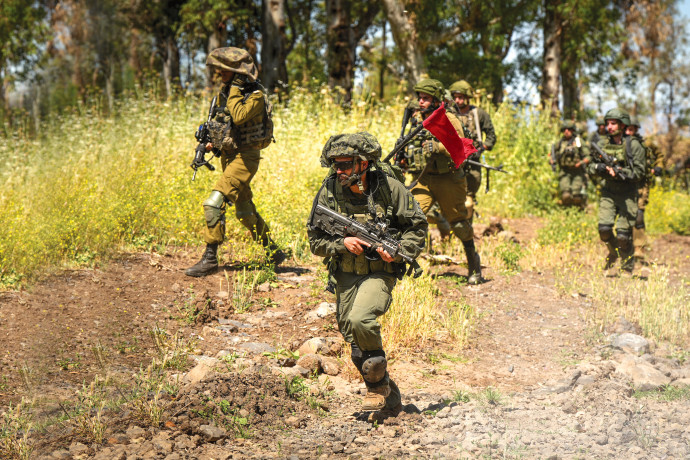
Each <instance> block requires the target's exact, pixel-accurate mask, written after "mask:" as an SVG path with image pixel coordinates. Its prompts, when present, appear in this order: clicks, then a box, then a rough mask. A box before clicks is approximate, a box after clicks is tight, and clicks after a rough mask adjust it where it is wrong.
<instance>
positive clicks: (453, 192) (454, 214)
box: [406, 79, 483, 284]
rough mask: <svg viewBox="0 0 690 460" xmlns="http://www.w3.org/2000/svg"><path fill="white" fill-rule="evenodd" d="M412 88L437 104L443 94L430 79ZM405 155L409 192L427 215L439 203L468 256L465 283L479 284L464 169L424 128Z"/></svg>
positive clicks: (419, 118) (420, 116)
mask: <svg viewBox="0 0 690 460" xmlns="http://www.w3.org/2000/svg"><path fill="white" fill-rule="evenodd" d="M414 90H415V91H416V92H417V93H425V94H429V95H431V96H433V97H434V100H435V101H436V102H437V104H438V105H440V101H441V100H442V99H443V97H444V94H445V90H444V89H443V85H442V84H441V82H439V81H438V80H432V79H426V80H421V81H420V82H419V83H417V85H415V87H414ZM438 105H437V106H438ZM429 115H431V112H429V113H423V112H422V111H419V112H418V113H417V114H416V115H415V117H417V121H416V123H421V122H422V121H423V120H424V119H426V117H428V116H429ZM448 119H449V120H450V122H451V123H452V124H453V126H454V127H455V129H456V131H457V133H458V135H459V136H460V137H465V134H464V131H463V127H462V124H461V123H460V121H459V119H458V118H457V117H455V116H454V115H453V113H452V112H448ZM406 156H407V157H408V159H410V160H411V165H410V171H411V172H412V175H413V177H414V178H415V181H416V184H415V186H414V187H413V188H412V194H413V195H414V197H415V198H416V199H417V201H418V202H419V205H420V206H421V208H422V211H423V212H424V214H425V215H426V216H427V217H429V212H430V211H431V209H432V206H433V204H434V202H437V203H438V205H439V207H440V208H441V214H442V215H443V216H444V217H445V219H447V220H448V222H449V224H450V228H451V231H452V232H453V234H454V235H455V236H457V237H458V238H460V240H461V241H462V244H463V247H464V249H465V255H466V257H467V267H468V283H470V284H479V283H481V282H482V281H483V278H482V273H481V260H480V257H479V254H478V253H477V250H476V248H475V244H474V231H473V229H472V223H471V221H470V213H469V212H468V210H467V207H466V205H465V199H466V194H467V181H466V179H465V173H464V171H463V169H462V168H459V169H458V168H456V167H455V165H454V164H453V160H452V159H451V158H450V154H449V153H448V151H447V150H446V148H445V147H444V146H443V144H441V143H440V142H439V141H438V140H437V139H436V138H435V137H434V136H433V134H431V133H430V132H429V131H427V130H422V132H421V133H420V134H418V135H417V136H416V137H415V139H414V140H413V141H412V142H411V143H410V145H409V146H408V149H407V153H406ZM422 171H423V173H422Z"/></svg>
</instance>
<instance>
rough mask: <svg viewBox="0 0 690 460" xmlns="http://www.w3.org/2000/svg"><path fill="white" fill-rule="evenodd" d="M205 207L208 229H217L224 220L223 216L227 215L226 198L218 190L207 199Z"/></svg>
mask: <svg viewBox="0 0 690 460" xmlns="http://www.w3.org/2000/svg"><path fill="white" fill-rule="evenodd" d="M203 205H204V217H205V218H206V225H207V226H208V227H215V226H216V224H218V222H220V221H221V220H222V219H223V214H224V213H225V208H224V206H225V196H223V194H222V193H220V192H219V191H218V190H214V191H212V192H211V195H209V197H208V198H206V200H205V201H204V203H203Z"/></svg>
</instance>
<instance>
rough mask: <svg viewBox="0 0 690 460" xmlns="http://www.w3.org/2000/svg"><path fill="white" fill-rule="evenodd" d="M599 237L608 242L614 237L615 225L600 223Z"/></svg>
mask: <svg viewBox="0 0 690 460" xmlns="http://www.w3.org/2000/svg"><path fill="white" fill-rule="evenodd" d="M599 238H601V241H603V242H604V243H606V242H607V241H610V240H611V238H613V226H611V225H599Z"/></svg>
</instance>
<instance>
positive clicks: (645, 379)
mask: <svg viewBox="0 0 690 460" xmlns="http://www.w3.org/2000/svg"><path fill="white" fill-rule="evenodd" d="M616 372H617V373H618V374H620V375H622V376H623V377H625V378H628V379H630V380H631V381H632V383H633V386H634V387H635V388H637V389H638V390H640V391H651V390H656V389H657V388H659V387H660V386H662V385H666V384H668V383H670V382H671V379H670V378H669V377H667V376H665V375H664V374H663V373H661V372H660V371H659V370H658V369H656V368H655V367H654V366H652V365H651V364H649V363H648V362H646V361H644V360H642V359H639V358H636V357H634V356H624V357H623V360H622V361H621V363H620V364H619V365H618V366H617V367H616Z"/></svg>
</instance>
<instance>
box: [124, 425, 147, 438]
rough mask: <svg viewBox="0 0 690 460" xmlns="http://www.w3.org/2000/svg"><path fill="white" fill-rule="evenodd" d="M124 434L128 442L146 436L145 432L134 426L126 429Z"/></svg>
mask: <svg viewBox="0 0 690 460" xmlns="http://www.w3.org/2000/svg"><path fill="white" fill-rule="evenodd" d="M125 433H126V434H127V436H128V437H129V439H130V440H134V439H139V438H143V437H145V436H146V430H144V429H143V428H141V427H139V426H136V425H132V426H130V427H129V428H127V431H125Z"/></svg>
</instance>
